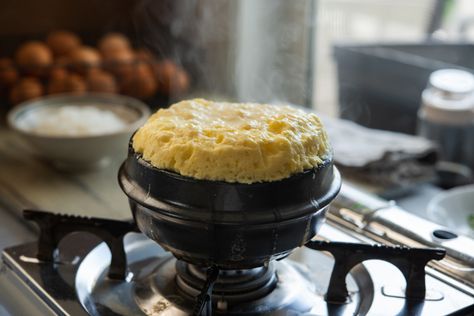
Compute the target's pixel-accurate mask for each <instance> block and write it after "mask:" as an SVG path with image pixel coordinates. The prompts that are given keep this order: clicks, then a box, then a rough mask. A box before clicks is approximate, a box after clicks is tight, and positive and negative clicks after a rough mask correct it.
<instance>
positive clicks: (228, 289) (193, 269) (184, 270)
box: [176, 261, 277, 309]
mask: <svg viewBox="0 0 474 316" xmlns="http://www.w3.org/2000/svg"><path fill="white" fill-rule="evenodd" d="M176 272H177V275H176V283H177V285H178V289H179V290H180V291H181V292H182V293H183V295H186V296H188V297H189V298H195V297H199V295H200V294H202V293H201V292H202V291H203V289H204V288H206V282H207V281H208V279H210V278H211V281H212V275H213V274H215V275H214V279H215V282H212V283H213V284H212V285H211V286H212V291H210V293H212V296H211V297H210V298H212V301H213V302H217V304H219V302H221V304H225V305H229V306H230V305H235V304H239V303H242V302H248V301H254V300H256V299H259V298H261V297H264V296H266V295H268V294H269V293H270V292H271V291H272V290H273V289H274V288H275V286H276V284H277V276H276V273H275V266H274V264H273V262H271V263H270V264H269V265H268V266H266V267H259V268H254V269H247V270H220V271H218V270H217V269H215V268H214V269H204V268H202V267H198V266H195V265H191V264H188V263H185V262H183V261H177V262H176ZM203 300H204V301H203V302H202V303H201V304H197V307H196V308H198V309H201V308H202V305H203V304H205V303H206V302H205V300H206V298H204V297H203ZM222 302H224V303H222Z"/></svg>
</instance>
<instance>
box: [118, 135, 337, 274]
mask: <svg viewBox="0 0 474 316" xmlns="http://www.w3.org/2000/svg"><path fill="white" fill-rule="evenodd" d="M119 183H120V186H121V188H122V190H123V191H124V192H125V194H126V195H127V196H128V198H129V201H130V206H131V209H132V212H133V215H134V219H135V221H136V223H137V225H138V228H139V229H140V230H141V231H142V232H143V233H144V234H145V235H147V236H148V237H149V238H151V239H153V240H155V241H156V242H158V243H159V244H160V245H161V246H162V247H164V248H165V249H167V250H169V251H171V252H172V253H173V254H174V256H175V257H177V258H178V259H181V260H184V261H187V262H189V263H192V264H196V265H200V266H211V265H216V266H218V267H219V268H221V269H247V268H253V267H257V266H262V265H264V264H265V263H268V262H269V261H270V260H273V259H281V258H284V257H286V256H287V255H288V254H289V253H290V252H291V251H292V250H293V249H294V248H296V247H298V246H302V245H304V244H305V243H306V242H308V241H309V240H310V239H311V238H313V237H314V236H315V235H316V233H317V232H318V230H319V228H320V226H321V225H322V224H323V222H324V219H325V215H326V211H327V207H328V204H329V203H330V202H331V201H332V200H333V199H334V197H335V196H336V195H337V193H338V192H339V189H340V186H341V177H340V174H339V172H338V171H337V169H336V168H335V167H334V166H333V164H332V160H331V158H328V159H327V160H326V161H325V162H324V163H323V164H321V165H320V166H318V167H317V168H314V169H311V170H306V171H304V172H302V173H299V174H295V175H293V176H291V177H289V178H287V179H283V180H280V181H273V182H262V183H254V184H241V183H228V182H223V181H208V180H197V179H194V178H190V177H185V176H181V175H179V174H177V173H174V172H171V171H166V170H162V169H158V168H155V167H153V166H152V165H151V164H149V163H148V162H146V161H145V160H143V159H142V158H141V155H139V154H137V153H135V152H134V150H133V148H132V146H131V144H130V145H129V152H128V158H127V159H126V160H125V162H124V163H123V164H122V166H121V168H120V171H119Z"/></svg>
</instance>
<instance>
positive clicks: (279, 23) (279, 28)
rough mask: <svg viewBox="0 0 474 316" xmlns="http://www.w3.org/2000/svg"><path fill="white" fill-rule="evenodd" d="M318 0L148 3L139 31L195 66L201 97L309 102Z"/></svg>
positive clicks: (157, 47)
mask: <svg viewBox="0 0 474 316" xmlns="http://www.w3.org/2000/svg"><path fill="white" fill-rule="evenodd" d="M309 2H310V1H297V2H294V1H285V0H263V1H252V0H242V1H232V0H175V1H152V0H145V1H143V2H141V3H140V4H139V5H138V6H137V8H136V10H135V12H134V13H133V21H134V25H135V28H136V32H137V36H138V38H139V39H140V40H141V41H142V42H143V44H144V45H145V46H146V47H148V48H149V49H150V50H152V51H153V52H154V53H155V54H156V55H157V56H158V57H169V58H172V59H173V60H174V61H176V62H178V63H180V64H182V65H183V67H185V69H187V70H188V71H190V72H191V74H192V77H193V85H194V86H193V90H194V94H195V95H196V96H202V97H208V98H218V99H219V98H225V99H228V100H235V101H259V102H275V101H278V102H291V103H296V104H303V103H304V100H305V96H306V93H307V91H306V88H307V85H308V82H307V73H306V71H307V69H308V67H309V66H310V65H311V63H310V62H309V58H308V55H307V48H308V47H307V45H308V23H307V18H306V17H307V9H308V3H309Z"/></svg>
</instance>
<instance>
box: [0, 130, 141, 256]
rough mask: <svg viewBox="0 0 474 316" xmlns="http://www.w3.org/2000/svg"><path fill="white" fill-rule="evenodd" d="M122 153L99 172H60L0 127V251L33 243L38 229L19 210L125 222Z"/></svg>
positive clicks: (128, 214)
mask: <svg viewBox="0 0 474 316" xmlns="http://www.w3.org/2000/svg"><path fill="white" fill-rule="evenodd" d="M125 155H126V144H124V152H123V155H121V156H120V157H116V159H114V160H113V161H112V162H111V164H110V165H108V166H107V167H105V168H104V169H101V170H96V171H90V172H85V173H65V172H61V171H58V170H56V169H54V168H53V167H52V166H50V165H49V164H48V163H47V162H45V161H42V160H41V159H39V158H38V157H36V156H35V155H34V154H33V153H32V151H31V150H30V147H29V146H28V144H27V143H25V142H24V141H23V139H22V138H21V137H19V136H18V135H16V134H15V133H14V132H12V131H9V130H7V129H4V128H3V129H2V128H0V249H3V248H5V247H7V246H10V245H15V244H19V243H22V242H25V241H29V240H34V239H35V236H36V234H37V229H36V227H35V226H34V225H32V224H30V223H27V222H26V221H25V220H23V218H22V211H23V210H24V209H37V210H44V211H50V212H55V213H63V214H72V215H82V216H93V217H104V218H113V219H119V220H121V219H130V218H131V216H132V215H131V213H130V209H129V206H128V201H127V198H126V196H125V195H124V194H123V193H122V191H121V189H120V187H119V185H118V182H117V172H118V168H119V167H120V164H121V163H122V161H123V160H124V159H125Z"/></svg>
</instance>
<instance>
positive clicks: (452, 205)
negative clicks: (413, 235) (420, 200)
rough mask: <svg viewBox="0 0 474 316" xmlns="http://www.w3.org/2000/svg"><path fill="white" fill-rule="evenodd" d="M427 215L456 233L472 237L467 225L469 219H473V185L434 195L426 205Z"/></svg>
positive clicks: (472, 232) (471, 229) (472, 234)
mask: <svg viewBox="0 0 474 316" xmlns="http://www.w3.org/2000/svg"><path fill="white" fill-rule="evenodd" d="M427 215H428V217H429V218H430V219H431V220H432V221H434V222H436V223H438V224H440V225H443V226H446V227H449V228H451V229H452V230H453V231H454V232H456V233H459V234H463V235H468V236H472V237H474V229H473V228H472V227H471V226H470V225H469V218H470V217H471V218H472V217H474V185H466V186H462V187H457V188H455V189H451V190H448V191H445V192H442V193H440V194H438V195H436V196H435V197H434V198H433V199H432V200H431V201H430V203H429V204H428V208H427Z"/></svg>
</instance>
